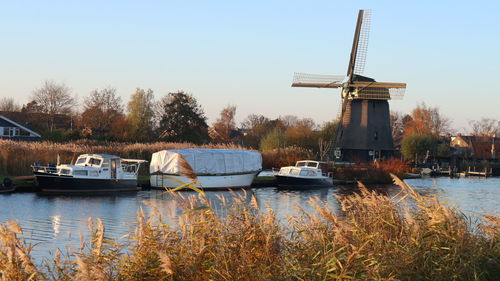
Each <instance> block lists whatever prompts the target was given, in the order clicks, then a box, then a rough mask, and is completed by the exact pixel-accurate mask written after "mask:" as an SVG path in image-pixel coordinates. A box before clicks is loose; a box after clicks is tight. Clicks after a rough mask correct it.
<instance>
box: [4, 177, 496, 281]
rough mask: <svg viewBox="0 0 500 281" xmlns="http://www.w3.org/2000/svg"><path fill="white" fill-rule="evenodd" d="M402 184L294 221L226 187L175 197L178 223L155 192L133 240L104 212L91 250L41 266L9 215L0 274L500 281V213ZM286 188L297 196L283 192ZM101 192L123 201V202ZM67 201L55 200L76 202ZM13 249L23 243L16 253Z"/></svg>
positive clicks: (317, 206)
mask: <svg viewBox="0 0 500 281" xmlns="http://www.w3.org/2000/svg"><path fill="white" fill-rule="evenodd" d="M398 183H399V184H400V185H402V188H403V190H402V191H401V192H400V193H399V194H397V196H396V197H394V198H392V197H393V196H394V195H396V194H392V195H390V196H385V195H382V194H381V193H375V192H373V191H369V190H367V189H366V188H363V187H361V189H360V190H359V191H358V192H357V193H356V194H350V195H346V196H343V197H338V198H337V200H338V203H339V204H340V209H339V210H338V211H335V209H331V205H330V204H326V203H325V202H323V201H321V200H319V199H318V198H316V199H314V200H308V201H309V202H311V205H310V207H307V206H305V205H304V207H303V209H302V210H303V211H299V212H298V213H296V214H291V215H288V216H287V217H288V219H287V220H282V219H280V218H279V217H277V214H276V213H275V211H271V209H269V208H266V207H265V205H266V203H265V202H261V200H262V198H261V197H259V198H261V199H257V198H256V197H253V195H252V196H250V198H249V199H246V197H245V198H243V197H241V196H243V194H245V193H236V194H234V193H224V194H226V195H225V196H229V197H230V198H228V200H224V201H219V202H222V203H218V204H217V205H213V204H214V203H213V201H212V199H210V200H206V199H205V198H204V197H198V196H195V195H191V196H190V195H186V193H184V194H183V195H182V196H180V195H178V196H176V201H175V202H177V203H175V206H177V207H179V208H181V209H182V210H183V211H181V213H179V214H178V215H176V216H175V218H176V222H177V226H175V227H174V226H172V223H173V222H171V221H165V220H164V219H165V218H166V217H165V216H164V215H162V214H164V213H163V212H164V211H165V208H164V207H163V208H161V209H159V208H157V206H156V205H155V204H154V202H157V200H159V199H160V198H161V197H158V196H159V195H152V196H151V198H152V199H153V200H152V201H148V202H144V201H142V202H143V203H144V204H146V205H147V206H149V207H148V210H147V212H143V211H139V213H138V214H137V218H136V220H135V223H134V225H136V227H137V228H136V230H131V231H130V233H128V236H127V237H128V238H122V239H120V240H114V239H112V238H110V237H113V236H110V234H109V231H113V229H115V228H116V227H117V226H118V225H121V224H123V222H122V223H120V224H115V225H111V226H109V230H107V229H106V225H109V224H110V223H111V221H109V218H105V219H103V221H105V222H106V223H102V222H101V221H100V220H97V219H94V220H93V221H92V223H91V224H90V225H91V227H90V231H91V234H92V235H90V237H89V236H86V237H87V239H86V240H85V245H86V246H85V247H84V248H83V249H79V247H74V248H73V250H70V252H69V255H68V256H66V255H65V254H64V253H63V254H58V253H57V252H56V253H54V252H52V253H53V255H52V258H48V259H46V261H45V262H43V263H42V264H39V262H40V261H38V262H37V261H35V260H34V259H33V257H32V255H31V252H30V251H29V249H27V248H26V246H24V245H23V240H22V239H21V238H20V237H22V235H21V231H22V230H21V229H20V227H18V226H17V224H16V223H13V222H10V223H5V224H4V227H3V228H1V229H2V231H0V238H1V239H0V271H2V272H3V274H4V276H5V277H6V278H7V279H8V280H26V279H28V277H29V276H33V280H70V279H78V280H89V279H94V280H103V279H105V280H210V279H212V280H270V279H272V280H325V279H326V280H347V279H355V280H388V279H398V280H417V279H419V280H450V279H451V280H494V278H496V276H499V275H498V274H499V273H500V272H499V271H498V269H499V268H500V260H499V258H500V244H499V243H500V218H498V217H495V216H484V217H482V221H481V223H480V224H477V225H474V226H472V225H471V220H470V219H469V218H467V217H465V216H464V215H463V213H462V212H461V210H459V209H455V208H451V207H449V206H448V205H446V204H445V203H442V202H441V201H439V200H437V199H436V198H434V197H426V196H422V195H419V194H418V193H417V192H415V191H413V190H412V189H411V188H409V187H408V186H407V185H405V184H404V183H402V182H398ZM326 190H328V189H321V190H318V191H316V192H314V193H313V194H317V196H319V198H325V200H326V199H327V198H330V197H331V196H329V195H326V194H323V191H326ZM154 193H155V194H156V192H154ZM158 194H164V192H161V193H158ZM287 194H294V193H282V195H283V196H288V195H287ZM245 195H246V194H245ZM30 196H31V195H30ZM162 196H163V195H162ZM214 196H215V195H214ZM297 196H299V195H297ZM301 196H302V195H300V196H299V197H301ZM196 197H198V199H196ZM216 197H218V196H215V197H214V198H216ZM299 197H297V198H299ZM6 198H7V197H6ZM9 198H10V197H9ZM43 198H44V199H37V200H35V201H33V203H36V204H38V203H39V204H41V205H45V204H46V203H44V202H45V201H46V200H53V201H54V202H58V203H60V204H62V203H64V204H66V201H67V200H65V197H64V196H63V197H55V198H53V199H51V198H52V197H43ZM45 198H46V199H45ZM124 198H128V197H124ZM134 198H135V196H131V197H130V200H131V201H136V199H134ZM229 199H230V200H229ZM284 199H285V198H283V200H284ZM9 200H12V199H9ZM40 200H43V202H40ZM75 200H76V201H77V202H78V201H83V202H82V204H81V207H82V208H85V209H88V208H89V207H90V206H95V208H99V206H102V204H103V203H102V202H100V201H96V200H97V199H96V198H87V197H81V198H75V199H74V200H72V201H71V202H67V203H68V204H69V205H68V208H69V209H68V210H67V211H66V213H67V212H73V209H75V207H76V208H77V209H76V210H75V211H77V212H78V213H79V212H81V211H83V209H78V207H77V206H79V205H80V204H77V205H75V203H77V202H75ZM102 200H106V202H109V203H108V204H115V203H116V200H117V199H116V198H109V199H108V198H107V197H105V198H103V199H102ZM285 201H286V200H285ZM292 201H293V200H292ZM224 202H225V203H224ZM228 202H231V203H228ZM89 204H92V205H89ZM166 206H169V205H166ZM409 206H414V207H415V208H414V207H411V208H410V207H409ZM54 207H55V206H54ZM61 207H62V206H61V205H58V207H55V208H52V207H51V208H49V209H52V210H60V211H62V210H65V209H60V208H61ZM123 207H124V206H122V205H118V206H116V210H123ZM286 209H287V210H288V209H289V208H286ZM106 210H108V211H107V212H106V213H109V208H106ZM216 210H219V211H216ZM283 210H284V209H283ZM147 213H149V214H150V215H146V214H147ZM51 214H52V213H51ZM53 215H55V213H54V214H53ZM66 216H67V215H66ZM122 216H123V211H122V212H121V215H120V217H122ZM62 219H64V215H63V216H62V217H60V218H58V219H57V218H53V219H52V220H51V221H49V224H50V225H51V227H54V231H56V230H57V232H55V233H60V231H62V230H63V229H64V227H65V223H64V221H59V220H62ZM68 219H71V218H69V217H68ZM20 223H22V222H20ZM27 234H28V235H29V233H27ZM59 235H60V234H59ZM73 235H77V233H74V234H73ZM120 236H122V235H121V234H120ZM50 241H53V240H52V239H51V240H50ZM12 246H14V247H17V249H19V250H17V251H15V252H9V251H10V250H9V249H12ZM36 247H37V245H35V249H36ZM52 249H53V248H52ZM60 249H66V247H64V246H61V247H60ZM9 255H11V256H12V257H13V258H12V259H10V260H9V258H8V257H9ZM75 255H76V256H75ZM70 257H72V259H73V262H71V261H70ZM75 257H76V258H75Z"/></svg>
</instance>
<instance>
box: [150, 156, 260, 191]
mask: <svg viewBox="0 0 500 281" xmlns="http://www.w3.org/2000/svg"><path fill="white" fill-rule="evenodd" d="M183 162H184V163H185V162H187V163H188V164H189V166H190V167H189V168H190V169H191V170H192V172H194V175H195V176H196V179H197V180H196V182H194V181H193V179H192V178H187V177H186V176H183V174H184V173H183V169H185V167H184V166H183V165H184V164H183ZM261 169H262V156H261V155H260V153H258V152H255V151H248V150H236V149H208V148H188V149H172V150H162V151H158V152H155V153H153V155H152V157H151V165H150V167H149V172H150V182H151V187H152V188H157V189H170V188H176V187H179V186H181V185H185V184H188V183H191V182H194V183H193V186H194V187H196V188H201V189H203V190H227V189H238V188H249V187H250V186H251V184H252V181H253V179H254V178H255V175H256V174H257V173H259V172H260V171H261Z"/></svg>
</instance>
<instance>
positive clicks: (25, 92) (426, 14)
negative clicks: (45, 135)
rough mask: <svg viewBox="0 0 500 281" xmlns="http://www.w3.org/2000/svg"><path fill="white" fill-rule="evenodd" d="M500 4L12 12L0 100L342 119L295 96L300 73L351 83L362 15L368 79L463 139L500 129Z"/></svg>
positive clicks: (187, 4)
mask: <svg viewBox="0 0 500 281" xmlns="http://www.w3.org/2000/svg"><path fill="white" fill-rule="evenodd" d="M499 8H500V2H498V1H332V0H330V1H271V0H268V1H259V0H255V1H216V0H212V1H189V0H185V1H124V0H121V1H112V0H110V1H70V0H66V1H22V0H21V1H3V0H2V1H0V36H1V37H0V42H1V44H0V98H1V97H13V98H15V99H16V101H17V102H18V103H19V104H24V103H27V102H28V101H29V99H30V96H31V94H32V92H33V90H34V89H36V88H39V87H41V85H42V83H43V82H44V81H45V80H53V81H55V82H57V83H65V84H66V85H67V86H69V87H70V88H71V89H72V91H73V93H74V94H75V95H77V96H78V98H79V100H80V101H82V100H83V99H84V97H86V96H87V95H88V94H89V93H90V92H91V91H92V90H94V89H96V88H97V89H102V88H104V87H108V86H111V87H115V88H116V89H117V91H118V93H119V95H120V96H121V98H122V100H123V101H124V102H127V101H128V99H129V98H130V96H131V94H132V93H134V91H135V89H136V88H144V89H148V88H150V89H152V90H153V91H154V93H155V98H156V99H160V98H161V97H162V96H164V95H165V94H167V93H169V92H175V91H178V90H183V91H186V92H188V93H190V94H192V95H193V96H194V97H195V98H196V99H197V100H198V102H199V103H200V104H201V105H202V107H203V109H204V111H205V113H206V115H207V117H208V123H209V124H210V123H212V122H215V120H216V119H217V117H218V115H219V112H220V111H221V109H223V108H224V107H226V106H227V105H235V106H236V107H237V112H236V119H237V121H238V122H240V121H242V120H243V119H244V118H245V117H246V116H247V115H248V114H262V115H265V116H267V117H269V118H277V117H279V116H283V115H297V116H299V117H301V118H312V119H314V120H315V121H316V122H317V123H319V124H321V123H322V122H326V121H329V120H333V119H335V118H336V116H337V114H338V111H339V107H340V91H339V90H336V89H314V88H292V87H291V86H290V85H291V82H292V78H293V73H294V72H306V73H318V74H340V75H344V74H345V73H346V71H347V64H348V60H349V55H350V49H351V44H352V37H353V34H354V28H355V24H356V17H357V13H358V10H359V9H371V10H372V24H371V32H370V41H369V44H368V54H367V59H366V67H365V72H364V73H365V75H366V76H369V77H372V78H375V79H376V80H377V81H382V82H405V83H407V90H406V95H405V97H404V99H403V100H397V101H396V100H395V101H391V102H390V107H391V110H393V111H399V112H401V113H409V112H411V110H412V109H413V108H414V107H415V106H416V105H417V103H420V102H425V103H426V104H427V105H429V106H435V107H439V109H440V112H441V113H442V114H443V115H445V116H446V117H448V118H449V119H451V120H452V126H453V127H454V128H455V129H456V130H458V131H464V130H468V129H469V126H468V122H469V121H470V120H479V119H481V118H483V117H485V118H493V119H497V120H500V91H499V87H498V86H499V84H500V77H499V76H500V75H499V74H500V71H499V70H498V68H499V66H500V54H499V52H498V51H499V50H500V17H499V16H498V10H499Z"/></svg>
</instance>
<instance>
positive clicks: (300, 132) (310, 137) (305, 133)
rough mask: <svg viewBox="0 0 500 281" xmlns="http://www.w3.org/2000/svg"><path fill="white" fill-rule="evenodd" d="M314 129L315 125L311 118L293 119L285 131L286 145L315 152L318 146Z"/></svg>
mask: <svg viewBox="0 0 500 281" xmlns="http://www.w3.org/2000/svg"><path fill="white" fill-rule="evenodd" d="M315 129H316V124H315V123H314V121H313V120H312V119H311V118H303V119H299V118H297V119H295V120H294V122H290V123H289V127H288V128H287V129H286V130H285V137H286V140H287V144H288V145H295V146H298V147H302V148H306V149H314V150H315V149H316V147H317V145H318V142H317V139H318V138H317V133H316V131H315Z"/></svg>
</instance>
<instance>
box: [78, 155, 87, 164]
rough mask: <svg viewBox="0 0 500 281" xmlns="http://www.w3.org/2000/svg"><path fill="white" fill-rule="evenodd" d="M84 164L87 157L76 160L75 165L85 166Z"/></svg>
mask: <svg viewBox="0 0 500 281" xmlns="http://www.w3.org/2000/svg"><path fill="white" fill-rule="evenodd" d="M85 162H87V157H80V158H78V160H76V163H75V165H82V164H85Z"/></svg>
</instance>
